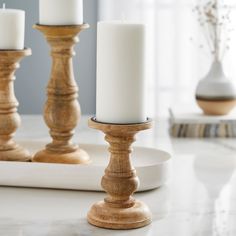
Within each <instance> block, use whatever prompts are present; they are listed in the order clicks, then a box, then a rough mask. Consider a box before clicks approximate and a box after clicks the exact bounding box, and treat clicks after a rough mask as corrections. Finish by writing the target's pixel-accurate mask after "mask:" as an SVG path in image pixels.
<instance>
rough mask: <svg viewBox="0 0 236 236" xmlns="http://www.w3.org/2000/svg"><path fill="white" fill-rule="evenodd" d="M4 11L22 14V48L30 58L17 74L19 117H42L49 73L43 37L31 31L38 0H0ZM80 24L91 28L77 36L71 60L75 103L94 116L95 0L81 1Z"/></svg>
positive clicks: (37, 12)
mask: <svg viewBox="0 0 236 236" xmlns="http://www.w3.org/2000/svg"><path fill="white" fill-rule="evenodd" d="M4 2H5V3H6V7H7V8H16V9H23V10H25V11H26V38H25V46H26V47H31V48H32V51H33V55H32V56H31V57H28V58H26V59H24V60H23V61H22V63H21V68H20V69H19V70H18V71H17V74H16V75H17V78H16V81H15V93H16V96H17V99H18V100H19V102H20V107H19V112H20V113H21V114H42V112H43V105H44V103H45V99H46V86H47V83H48V79H49V74H50V66H51V61H50V56H49V46H48V44H47V43H46V41H45V39H44V37H43V35H42V34H41V33H39V32H38V31H36V30H34V29H32V25H33V24H35V23H37V22H38V19H39V16H38V15H39V6H38V5H39V0H20V1H19V0H4V1H3V0H0V4H1V5H2V4H3V3H4ZM84 21H85V22H87V23H89V24H90V26H91V28H90V29H89V30H86V31H84V32H82V33H81V35H80V43H79V44H78V45H77V46H76V49H75V51H76V53H77V55H76V57H75V58H74V71H75V78H76V80H77V82H78V84H79V87H80V91H79V96H80V97H79V101H80V104H81V109H82V112H83V114H94V113H95V77H96V76H95V71H96V70H95V64H96V59H95V58H96V56H95V55H96V22H97V0H84ZM0 37H1V35H0Z"/></svg>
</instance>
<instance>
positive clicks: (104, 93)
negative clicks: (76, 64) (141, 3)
mask: <svg viewBox="0 0 236 236" xmlns="http://www.w3.org/2000/svg"><path fill="white" fill-rule="evenodd" d="M96 118H97V120H98V121H101V122H107V123H119V124H126V123H140V122H144V121H146V118H147V116H146V111H145V25H143V24H129V23H125V22H99V23H98V33H97V109H96Z"/></svg>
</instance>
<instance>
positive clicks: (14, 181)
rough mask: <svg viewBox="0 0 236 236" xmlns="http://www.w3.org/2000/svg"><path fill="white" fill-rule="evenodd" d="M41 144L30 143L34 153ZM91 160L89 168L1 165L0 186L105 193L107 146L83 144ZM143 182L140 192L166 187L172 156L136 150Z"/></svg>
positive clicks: (85, 166)
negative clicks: (103, 182) (103, 179)
mask: <svg viewBox="0 0 236 236" xmlns="http://www.w3.org/2000/svg"><path fill="white" fill-rule="evenodd" d="M39 146H40V148H41V146H42V145H37V144H36V143H33V142H32V143H31V144H30V142H28V143H27V147H31V151H32V152H35V151H36V150H39ZM80 147H81V148H83V149H85V150H86V151H87V152H88V153H89V154H90V157H91V159H92V163H91V164H90V165H64V164H63V165H62V164H39V163H19V162H0V185H1V186H16V187H35V188H55V189H71V190H91V191H102V188H101V185H100V181H101V178H102V176H103V174H104V169H105V167H106V166H107V164H108V161H109V153H108V151H107V146H105V145H104V146H103V145H92V144H83V145H80ZM132 162H133V165H134V166H135V167H136V170H137V174H138V176H139V179H140V186H139V188H138V191H146V190H151V189H155V188H158V187H160V186H162V185H163V184H165V183H166V182H167V181H168V179H169V177H170V172H171V156H170V155H169V154H168V153H166V152H163V151H160V150H157V149H150V148H142V147H135V148H134V152H133V158H132Z"/></svg>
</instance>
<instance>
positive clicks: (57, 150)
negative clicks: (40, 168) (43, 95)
mask: <svg viewBox="0 0 236 236" xmlns="http://www.w3.org/2000/svg"><path fill="white" fill-rule="evenodd" d="M88 27H89V25H88V24H83V25H73V26H46V25H35V26H34V28H36V29H38V30H39V31H41V32H42V33H43V34H44V35H45V37H46V39H47V41H48V43H49V44H50V46H51V48H52V50H51V56H52V60H53V62H52V71H51V79H50V81H49V84H48V99H47V102H46V105H45V110H44V119H45V122H46V124H47V126H48V127H49V128H50V135H51V137H52V143H50V144H48V145H47V146H46V148H45V149H44V150H42V151H40V152H38V153H36V155H35V156H34V158H33V161H34V162H46V163H67V164H84V163H88V162H89V156H88V154H87V153H86V152H85V151H84V150H82V149H80V148H79V146H78V145H75V144H72V142H71V138H72V136H73V134H74V129H75V127H76V126H77V124H78V121H79V119H80V116H81V112H80V105H79V103H78V100H77V97H78V86H77V84H76V82H75V79H74V72H73V61H72V57H73V55H74V50H73V47H74V45H75V44H76V43H77V42H78V41H79V40H78V37H77V35H78V34H79V33H80V32H81V31H82V30H84V29H86V28H88Z"/></svg>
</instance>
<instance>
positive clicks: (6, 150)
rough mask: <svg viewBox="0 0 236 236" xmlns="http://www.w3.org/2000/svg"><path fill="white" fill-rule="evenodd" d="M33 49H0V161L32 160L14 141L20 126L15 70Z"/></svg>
mask: <svg viewBox="0 0 236 236" xmlns="http://www.w3.org/2000/svg"><path fill="white" fill-rule="evenodd" d="M30 55H31V49H24V50H9V51H8V50H1V51H0V94H1V96H0V161H30V160H31V156H30V153H29V152H28V151H27V150H26V149H24V148H23V147H21V146H19V145H18V144H16V143H15V142H14V141H13V139H12V138H13V136H14V133H15V132H16V130H17V128H19V126H20V122H21V120H20V116H19V114H18V113H17V107H18V105H19V104H18V101H17V99H16V97H15V94H14V80H15V76H14V74H15V71H16V69H18V68H19V62H20V61H21V60H22V59H23V58H24V57H26V56H30Z"/></svg>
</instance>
